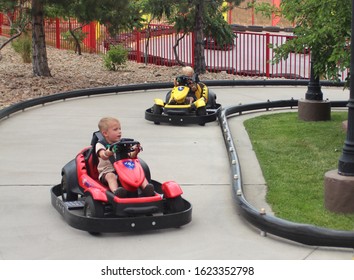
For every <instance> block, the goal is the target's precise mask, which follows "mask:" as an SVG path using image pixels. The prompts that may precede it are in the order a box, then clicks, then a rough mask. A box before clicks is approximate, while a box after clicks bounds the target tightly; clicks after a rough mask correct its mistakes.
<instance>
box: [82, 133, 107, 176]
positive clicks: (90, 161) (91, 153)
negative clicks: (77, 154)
mask: <svg viewBox="0 0 354 280" xmlns="http://www.w3.org/2000/svg"><path fill="white" fill-rule="evenodd" d="M103 139H104V138H103V135H102V134H101V132H99V131H95V132H94V133H93V135H92V139H91V147H90V148H89V149H88V150H87V152H86V154H85V162H86V169H87V173H88V174H89V175H90V176H91V178H92V179H94V180H98V170H97V164H98V157H97V154H96V152H95V147H96V144H97V142H98V141H100V140H103Z"/></svg>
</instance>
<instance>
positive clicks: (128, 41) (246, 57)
mask: <svg viewBox="0 0 354 280" xmlns="http://www.w3.org/2000/svg"><path fill="white" fill-rule="evenodd" d="M70 24H71V27H72V29H75V28H78V27H80V26H81V25H80V24H79V23H78V22H76V21H75V20H71V22H70ZM44 26H45V34H46V42H47V45H50V46H53V47H56V48H59V49H73V48H74V45H73V43H70V42H69V41H67V40H65V39H64V36H63V34H64V33H65V32H68V30H69V21H64V20H59V19H47V20H45V25H44ZM82 31H83V32H85V33H86V37H85V39H84V40H83V42H82V51H83V52H89V53H105V52H107V50H108V49H109V47H110V44H122V45H123V46H124V47H125V48H127V49H128V50H129V59H130V60H134V61H136V62H138V63H149V64H156V65H166V66H172V65H177V64H178V61H177V58H176V56H175V52H174V46H175V44H176V41H177V39H178V38H181V36H182V34H176V32H175V30H174V29H173V28H172V27H171V26H167V25H158V24H154V25H151V26H150V28H146V29H144V30H141V31H133V32H121V33H120V34H118V35H116V36H114V37H111V36H109V33H108V31H107V29H106V27H105V26H104V25H101V24H97V23H90V24H88V25H85V26H83V27H82ZM234 32H235V35H236V38H235V39H234V42H233V44H230V45H226V46H220V45H218V44H217V42H214V41H213V40H212V39H210V38H206V39H205V40H204V44H205V61H206V66H207V70H208V71H210V72H216V71H227V72H228V73H232V74H235V75H244V76H259V77H265V78H289V79H309V76H310V52H309V51H308V50H306V49H304V51H303V52H302V53H291V54H290V55H289V57H288V58H287V59H285V60H282V61H280V62H279V63H276V64H272V63H271V61H272V59H273V58H274V50H273V49H272V48H271V46H279V45H281V44H284V42H285V41H286V40H288V39H289V38H291V37H292V36H291V35H290V34H289V33H287V34H286V33H271V32H264V31H261V32H242V31H234ZM9 34H10V33H9V26H8V25H7V22H6V20H5V17H1V14H0V35H2V36H9ZM176 53H177V55H178V60H179V61H181V62H182V63H184V64H186V65H192V66H193V61H194V35H193V34H187V35H185V36H184V37H183V38H182V39H181V40H180V41H179V44H178V46H177V47H176ZM345 77H346V74H342V77H341V78H342V79H345Z"/></svg>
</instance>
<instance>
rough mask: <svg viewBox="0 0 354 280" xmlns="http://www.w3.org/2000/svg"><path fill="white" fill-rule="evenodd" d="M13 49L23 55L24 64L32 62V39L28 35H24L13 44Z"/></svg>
mask: <svg viewBox="0 0 354 280" xmlns="http://www.w3.org/2000/svg"><path fill="white" fill-rule="evenodd" d="M11 45H12V47H13V49H14V50H15V52H17V53H18V54H20V55H21V58H22V61H23V62H24V63H31V62H32V39H31V37H30V36H29V35H28V34H23V35H21V36H20V37H18V38H17V39H15V40H14V41H13V42H12V44H11Z"/></svg>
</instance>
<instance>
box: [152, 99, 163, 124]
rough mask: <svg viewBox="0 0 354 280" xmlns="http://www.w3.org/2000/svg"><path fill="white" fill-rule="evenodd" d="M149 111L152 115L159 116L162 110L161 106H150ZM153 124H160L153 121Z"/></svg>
mask: <svg viewBox="0 0 354 280" xmlns="http://www.w3.org/2000/svg"><path fill="white" fill-rule="evenodd" d="M151 111H152V113H153V114H154V115H161V114H162V111H163V109H162V107H161V106H159V105H156V104H154V106H152V109H151ZM154 124H160V122H159V121H154Z"/></svg>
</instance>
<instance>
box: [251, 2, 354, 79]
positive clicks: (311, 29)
mask: <svg viewBox="0 0 354 280" xmlns="http://www.w3.org/2000/svg"><path fill="white" fill-rule="evenodd" d="M257 2H258V1H256V4H255V5H256V11H258V12H262V13H263V14H266V15H268V16H270V14H271V13H275V14H277V15H279V16H283V17H285V18H286V19H288V20H289V21H291V22H293V23H294V25H295V28H294V35H295V38H294V39H293V40H288V41H287V42H286V43H285V44H283V45H281V46H273V47H274V51H275V61H279V60H281V59H283V58H286V57H287V56H288V55H289V53H290V52H292V51H294V50H296V51H298V52H302V51H303V50H304V47H306V48H308V49H310V50H311V55H312V61H313V66H314V72H315V76H317V77H324V78H327V79H331V80H337V79H338V73H339V71H342V70H345V69H347V68H349V66H350V44H349V39H350V37H351V35H350V34H351V12H350V7H351V1H350V0H322V1H317V0H283V1H282V2H281V4H280V7H279V8H276V7H274V6H271V5H269V4H266V3H257Z"/></svg>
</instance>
